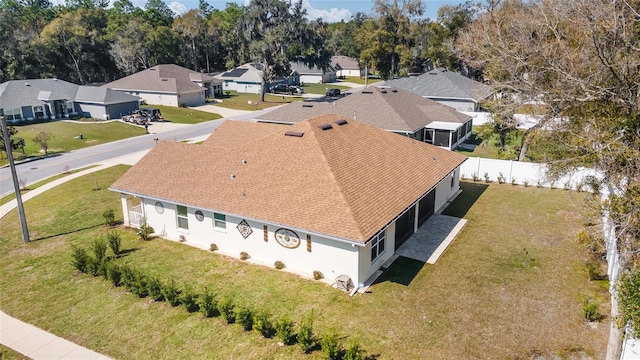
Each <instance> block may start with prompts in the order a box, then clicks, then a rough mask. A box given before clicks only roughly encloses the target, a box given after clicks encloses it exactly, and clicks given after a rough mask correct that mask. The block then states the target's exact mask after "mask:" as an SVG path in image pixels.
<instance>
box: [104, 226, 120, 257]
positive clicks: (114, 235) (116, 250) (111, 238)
mask: <svg viewBox="0 0 640 360" xmlns="http://www.w3.org/2000/svg"><path fill="white" fill-rule="evenodd" d="M107 241H108V242H109V248H111V251H112V252H113V255H115V256H118V255H120V252H121V250H120V247H121V246H122V239H121V238H120V233H118V232H117V231H111V232H109V233H108V234H107Z"/></svg>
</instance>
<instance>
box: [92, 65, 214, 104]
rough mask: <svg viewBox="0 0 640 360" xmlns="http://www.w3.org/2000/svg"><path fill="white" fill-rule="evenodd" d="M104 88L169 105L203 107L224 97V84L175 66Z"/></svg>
mask: <svg viewBox="0 0 640 360" xmlns="http://www.w3.org/2000/svg"><path fill="white" fill-rule="evenodd" d="M103 86H104V87H108V88H112V89H116V90H121V91H124V92H127V93H129V94H131V95H135V96H139V97H140V98H142V100H143V101H144V102H146V103H147V104H153V105H166V106H195V105H201V104H204V103H205V101H206V99H207V98H213V97H218V96H220V95H221V94H222V87H221V83H220V82H219V81H217V80H216V79H214V78H213V77H211V76H209V75H206V74H202V73H199V72H196V71H193V70H190V69H187V68H184V67H182V66H178V65H174V64H162V65H156V66H154V67H151V68H148V69H146V70H142V71H140V72H137V73H135V74H133V75H129V76H127V77H124V78H122V79H118V80H116V81H112V82H110V83H108V84H105V85H103Z"/></svg>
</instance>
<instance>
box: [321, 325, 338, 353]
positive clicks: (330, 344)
mask: <svg viewBox="0 0 640 360" xmlns="http://www.w3.org/2000/svg"><path fill="white" fill-rule="evenodd" d="M339 340H340V335H338V333H337V332H335V331H333V330H329V331H328V332H326V333H325V334H324V335H323V336H322V339H320V348H321V349H322V357H323V358H325V359H327V360H335V359H338V357H339V356H340V343H339Z"/></svg>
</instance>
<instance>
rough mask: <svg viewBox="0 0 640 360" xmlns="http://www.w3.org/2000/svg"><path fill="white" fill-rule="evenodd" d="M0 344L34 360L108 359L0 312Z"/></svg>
mask: <svg viewBox="0 0 640 360" xmlns="http://www.w3.org/2000/svg"><path fill="white" fill-rule="evenodd" d="M0 343H1V344H2V345H4V346H6V347H9V348H11V349H13V350H15V351H17V352H19V353H21V354H23V355H26V356H28V357H30V358H32V359H36V360H40V359H42V360H53V359H62V360H76V359H77V360H94V359H95V360H98V359H100V360H103V359H110V358H109V357H107V356H104V355H102V354H98V353H97V352H95V351H92V350H89V349H87V348H83V347H82V346H80V345H77V344H74V343H72V342H71V341H68V340H65V339H63V338H61V337H58V336H55V335H53V334H51V333H48V332H46V331H44V330H40V329H38V328H37V327H35V326H33V325H31V324H27V323H25V322H22V321H20V320H18V319H16V318H13V317H11V316H9V315H7V314H5V313H4V312H0Z"/></svg>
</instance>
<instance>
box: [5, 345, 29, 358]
mask: <svg viewBox="0 0 640 360" xmlns="http://www.w3.org/2000/svg"><path fill="white" fill-rule="evenodd" d="M0 359H2V360H27V359H29V358H28V357H26V356H24V355H22V354H20V353H19V352H17V351H14V350H12V349H9V348H8V347H6V346H3V345H0Z"/></svg>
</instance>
